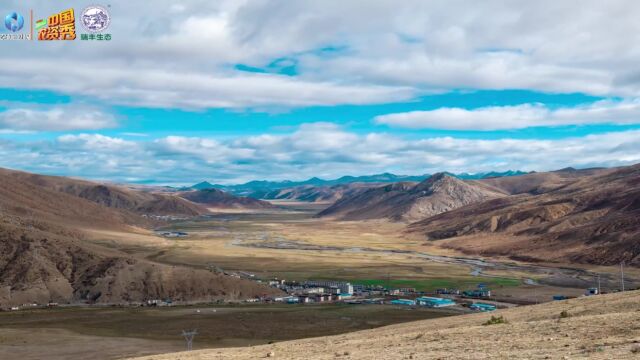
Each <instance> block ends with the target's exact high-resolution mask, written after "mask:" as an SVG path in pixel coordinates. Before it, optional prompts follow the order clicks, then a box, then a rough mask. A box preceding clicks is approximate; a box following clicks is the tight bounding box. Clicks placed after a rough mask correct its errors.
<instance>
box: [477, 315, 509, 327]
mask: <svg viewBox="0 0 640 360" xmlns="http://www.w3.org/2000/svg"><path fill="white" fill-rule="evenodd" d="M508 323H509V321H507V319H505V318H504V316H502V315H501V316H491V319H489V320H487V321H485V322H484V323H482V325H485V326H487V325H498V324H508Z"/></svg>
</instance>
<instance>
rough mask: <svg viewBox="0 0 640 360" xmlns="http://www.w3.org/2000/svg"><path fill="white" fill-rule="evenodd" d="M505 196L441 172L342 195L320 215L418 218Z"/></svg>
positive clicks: (493, 188) (475, 183)
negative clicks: (421, 178) (419, 179)
mask: <svg viewBox="0 0 640 360" xmlns="http://www.w3.org/2000/svg"><path fill="white" fill-rule="evenodd" d="M503 196H506V194H505V193H504V192H502V191H501V190H500V189H498V188H495V187H489V186H485V185H484V184H482V183H480V182H477V181H474V180H466V181H465V180H460V179H458V178H456V177H453V176H451V175H448V174H445V173H439V174H435V175H433V176H431V177H429V178H428V179H426V180H424V181H422V182H420V183H418V184H415V183H411V182H400V183H394V184H390V185H387V186H382V187H377V188H373V189H369V190H367V191H364V192H360V193H357V194H354V196H349V197H343V198H342V199H340V200H339V201H337V202H336V203H335V204H333V205H332V206H330V207H329V208H327V209H325V210H323V211H322V212H320V213H319V214H318V216H321V217H332V218H337V219H340V220H367V219H382V218H388V219H391V220H394V221H412V220H414V221H415V220H418V219H423V218H425V217H428V216H432V215H436V214H440V213H443V212H446V211H450V210H453V209H457V208H459V207H461V206H464V205H468V204H473V203H477V202H482V201H485V200H489V199H494V198H499V197H503Z"/></svg>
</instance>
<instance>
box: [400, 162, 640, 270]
mask: <svg viewBox="0 0 640 360" xmlns="http://www.w3.org/2000/svg"><path fill="white" fill-rule="evenodd" d="M408 231H409V232H410V233H415V234H421V235H424V236H425V237H426V238H427V239H429V240H434V241H435V240H441V241H442V240H445V239H449V240H445V241H443V242H442V244H444V245H445V246H448V247H452V248H456V249H459V250H462V251H465V252H467V253H474V254H483V255H487V256H491V255H507V256H511V257H514V258H519V259H523V260H530V261H531V260H534V261H535V260H543V261H548V260H553V261H564V262H567V261H568V262H580V263H593V264H600V265H613V264H618V263H620V262H621V261H624V262H626V263H627V264H631V265H635V266H639V265H640V165H634V166H630V167H623V168H617V169H610V170H607V171H597V172H594V173H588V174H586V175H585V174H582V176H579V177H576V178H575V179H573V180H572V181H570V182H568V183H565V184H563V185H562V186H559V187H556V188H554V189H549V190H548V191H546V192H543V193H542V194H528V193H527V194H519V195H513V196H510V197H507V198H500V199H494V200H490V201H487V202H483V203H478V204H472V205H469V206H465V207H462V208H459V209H456V210H453V211H450V212H447V213H444V214H440V215H436V216H433V217H430V218H427V219H424V220H422V221H419V222H416V223H414V224H411V225H410V226H409V228H408Z"/></svg>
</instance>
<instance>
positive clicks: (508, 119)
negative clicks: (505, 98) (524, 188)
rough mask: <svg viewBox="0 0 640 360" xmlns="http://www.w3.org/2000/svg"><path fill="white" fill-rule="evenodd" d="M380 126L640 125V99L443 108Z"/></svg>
mask: <svg viewBox="0 0 640 360" xmlns="http://www.w3.org/2000/svg"><path fill="white" fill-rule="evenodd" d="M375 122H376V123H378V124H386V125H390V126H395V127H404V128H411V129H426V128H428V129H446V130H502V129H522V128H527V127H534V126H560V125H583V124H604V123H609V124H639V123H640V100H639V99H633V100H626V101H621V102H616V101H608V100H607V101H599V102H595V103H592V104H588V105H581V106H576V107H572V108H558V109H549V108H547V107H545V106H543V105H541V104H524V105H517V106H491V107H483V108H478V109H473V110H467V109H462V108H439V109H435V110H428V111H410V112H404V113H394V114H386V115H380V116H377V117H375Z"/></svg>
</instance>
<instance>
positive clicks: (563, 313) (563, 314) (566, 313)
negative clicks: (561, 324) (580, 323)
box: [560, 310, 571, 319]
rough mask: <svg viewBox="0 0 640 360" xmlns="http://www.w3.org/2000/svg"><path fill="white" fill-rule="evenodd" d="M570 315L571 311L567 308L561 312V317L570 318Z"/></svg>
mask: <svg viewBox="0 0 640 360" xmlns="http://www.w3.org/2000/svg"><path fill="white" fill-rule="evenodd" d="M569 316H571V315H569V313H568V312H567V310H562V311H561V312H560V319H566V318H568V317H569Z"/></svg>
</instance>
